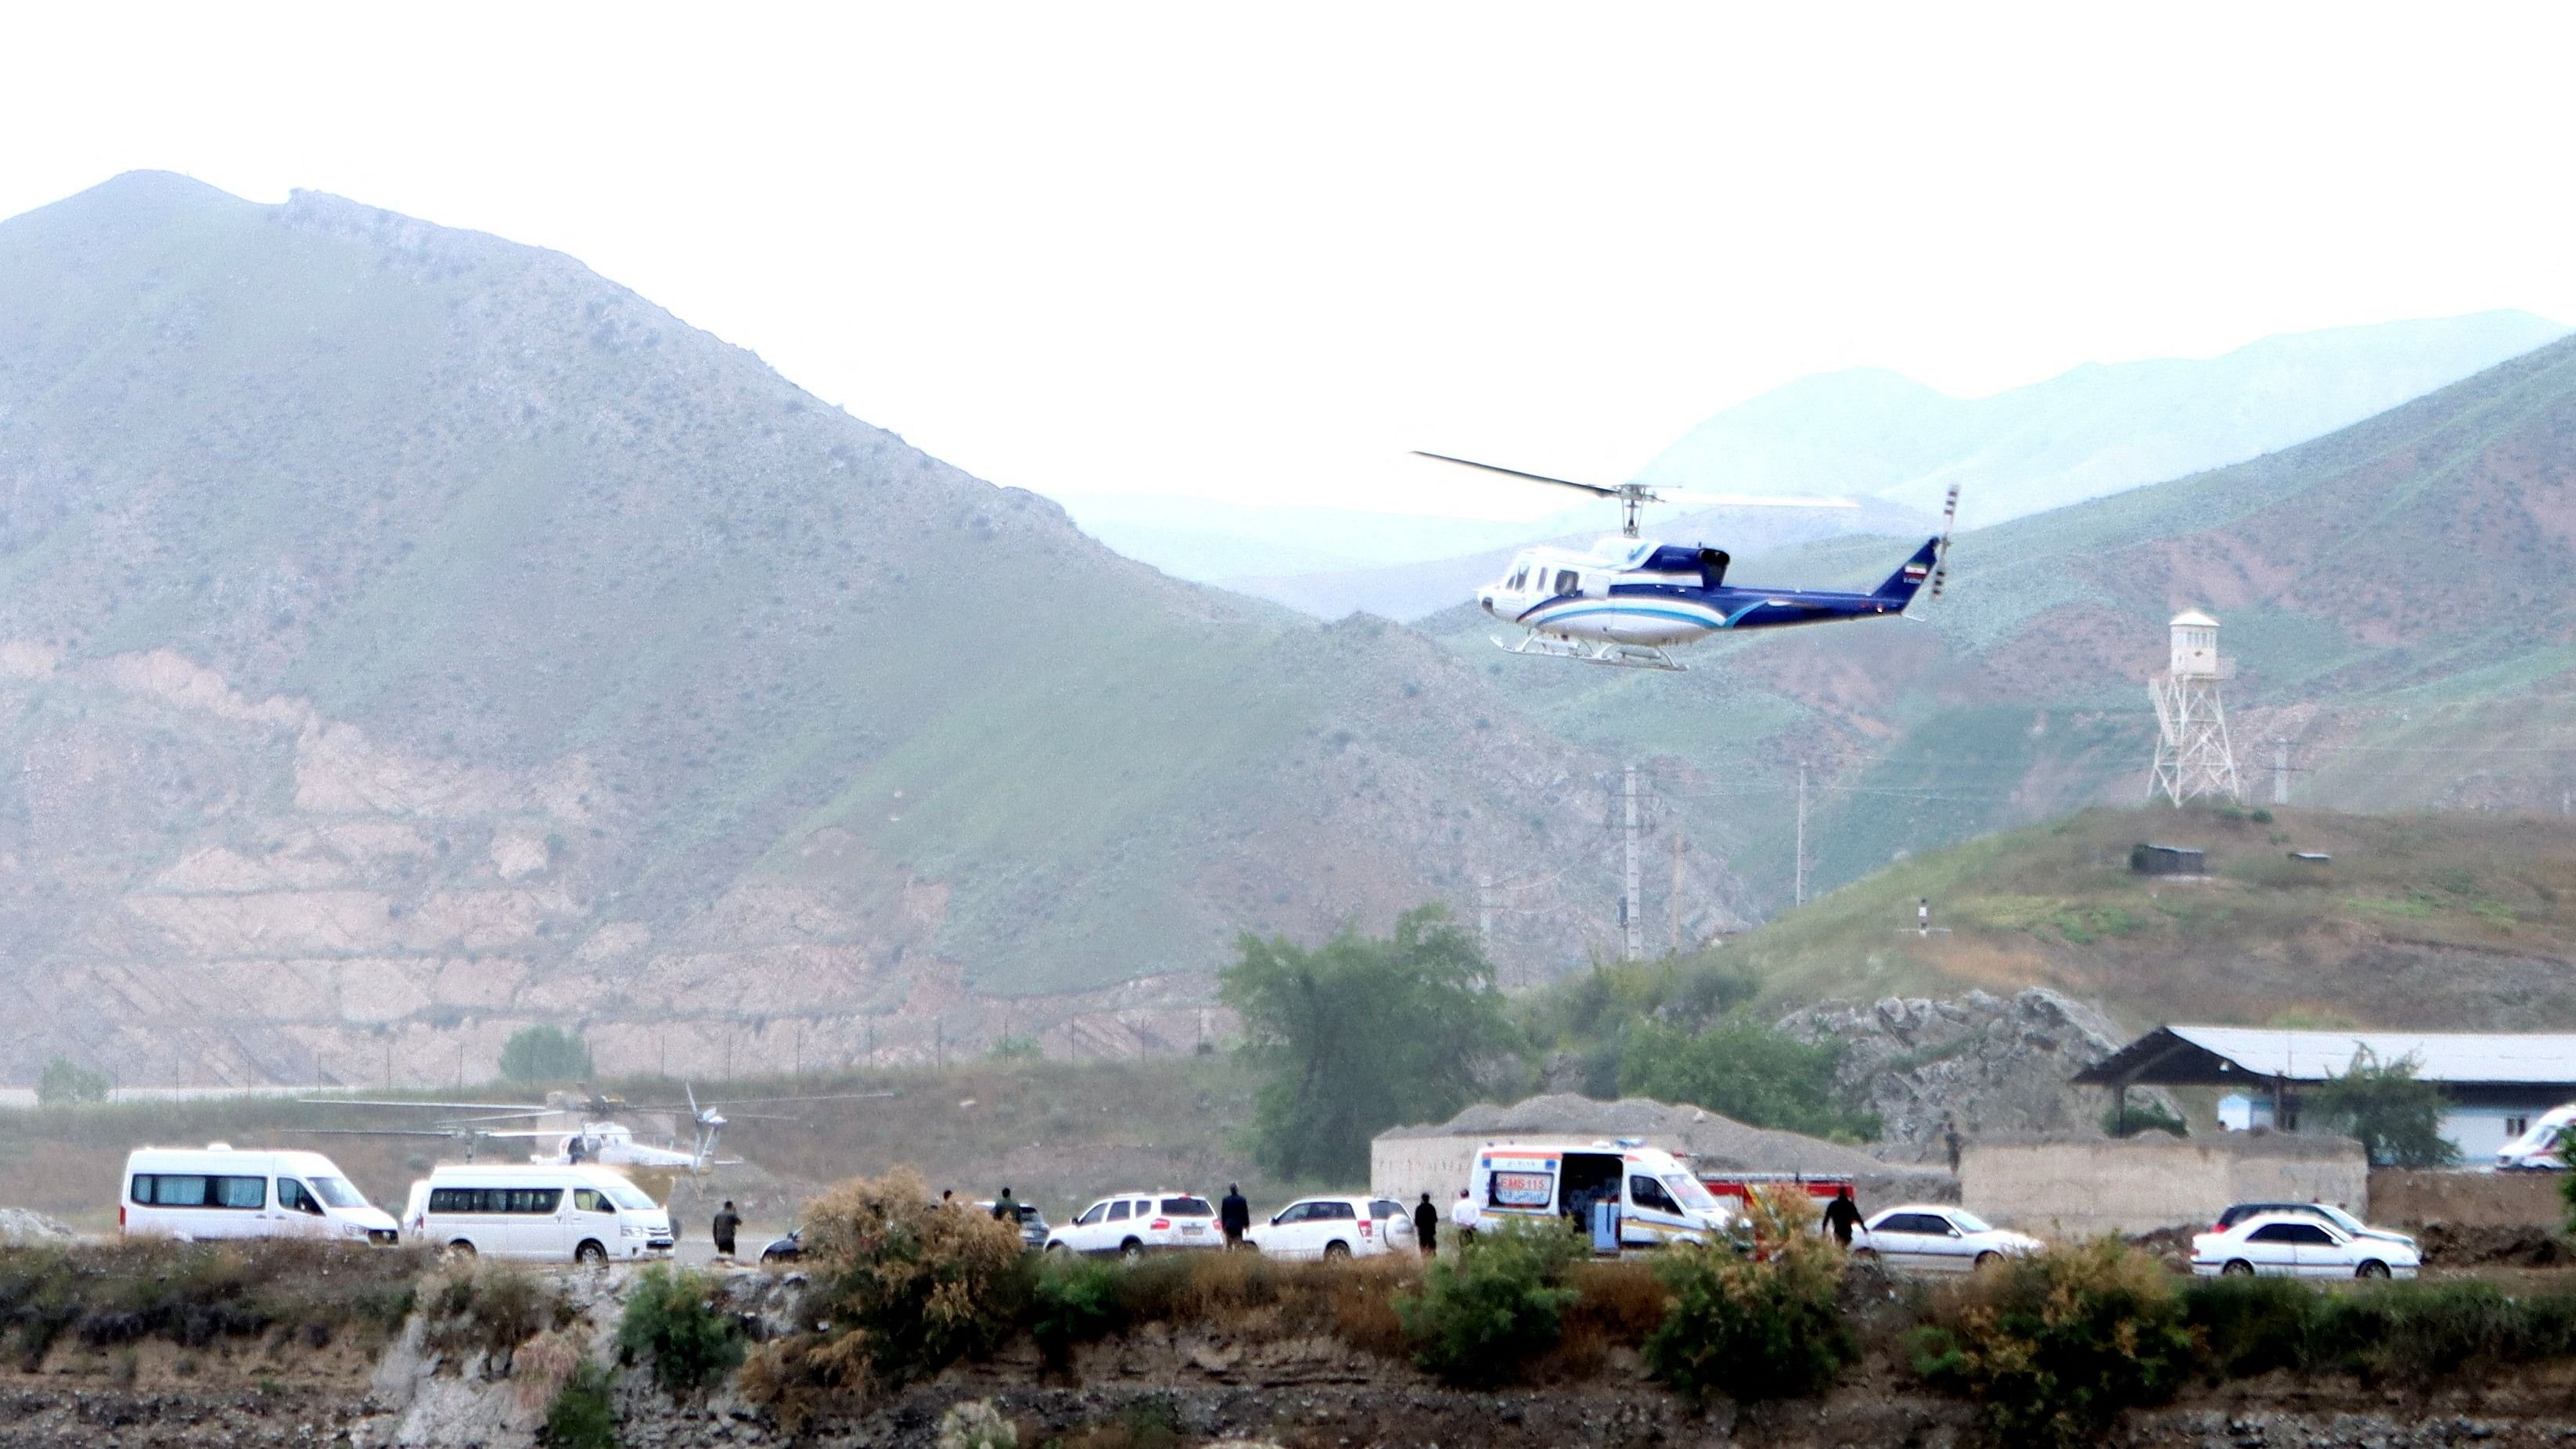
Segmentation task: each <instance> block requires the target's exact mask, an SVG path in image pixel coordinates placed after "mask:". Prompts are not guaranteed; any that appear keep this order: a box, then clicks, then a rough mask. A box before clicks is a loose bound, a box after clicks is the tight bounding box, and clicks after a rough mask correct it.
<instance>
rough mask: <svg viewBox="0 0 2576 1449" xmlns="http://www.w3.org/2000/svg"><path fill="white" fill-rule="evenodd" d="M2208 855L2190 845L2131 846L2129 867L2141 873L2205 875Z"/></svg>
mask: <svg viewBox="0 0 2576 1449" xmlns="http://www.w3.org/2000/svg"><path fill="white" fill-rule="evenodd" d="M2208 863H2209V861H2208V857H2207V856H2206V855H2204V854H2203V853H2202V852H2201V851H2200V850H2198V849H2196V848H2194V847H2192V846H2188V845H2147V844H2139V845H2132V846H2130V847H2129V869H2131V870H2133V871H2135V872H2137V873H2138V874H2140V875H2205V874H2207V873H2208V872H2207V870H2206V869H2205V867H2206V866H2207V865H2208Z"/></svg>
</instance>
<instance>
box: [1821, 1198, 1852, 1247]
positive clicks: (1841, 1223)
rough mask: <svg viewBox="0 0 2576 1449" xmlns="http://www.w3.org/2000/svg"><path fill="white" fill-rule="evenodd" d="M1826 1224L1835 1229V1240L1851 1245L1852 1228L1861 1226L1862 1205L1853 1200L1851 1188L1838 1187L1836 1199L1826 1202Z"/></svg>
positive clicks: (1845, 1245) (1844, 1244) (1846, 1245)
mask: <svg viewBox="0 0 2576 1449" xmlns="http://www.w3.org/2000/svg"><path fill="white" fill-rule="evenodd" d="M1825 1226H1826V1227H1828V1228H1831V1229H1832V1230H1833V1234H1834V1241H1835V1242H1837V1243H1840V1244H1842V1245H1843V1246H1844V1247H1846V1248H1848V1247H1850V1246H1851V1239H1852V1229H1854V1228H1857V1227H1859V1226H1860V1207H1859V1206H1858V1205H1857V1204H1855V1203H1854V1202H1853V1201H1852V1195H1851V1189H1850V1188H1847V1187H1846V1188H1841V1189H1838V1190H1837V1191H1836V1192H1835V1193H1834V1200H1833V1201H1832V1202H1829V1203H1827V1204H1825Z"/></svg>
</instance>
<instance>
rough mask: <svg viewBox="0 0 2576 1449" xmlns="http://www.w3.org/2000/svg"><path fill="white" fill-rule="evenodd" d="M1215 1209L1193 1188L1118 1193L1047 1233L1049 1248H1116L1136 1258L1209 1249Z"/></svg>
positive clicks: (1216, 1238) (1214, 1242) (1216, 1240)
mask: <svg viewBox="0 0 2576 1449" xmlns="http://www.w3.org/2000/svg"><path fill="white" fill-rule="evenodd" d="M1224 1241H1225V1238H1224V1237H1223V1235H1221V1234H1219V1233H1218V1232H1217V1230H1216V1209H1215V1208H1214V1207H1212V1206H1210V1205H1209V1203H1208V1200H1207V1199H1206V1198H1203V1197H1201V1196H1199V1195H1198V1194H1197V1193H1194V1192H1122V1193H1118V1194H1115V1195H1114V1196H1110V1197H1104V1198H1102V1199H1101V1200H1100V1201H1098V1202H1096V1203H1093V1204H1092V1205H1091V1206H1089V1207H1087V1208H1084V1209H1083V1210H1082V1213H1081V1215H1080V1216H1078V1217H1076V1218H1075V1219H1074V1220H1073V1221H1072V1222H1069V1223H1067V1224H1065V1225H1064V1226H1063V1227H1060V1228H1058V1229H1056V1230H1055V1231H1054V1232H1052V1233H1049V1234H1048V1235H1047V1238H1046V1251H1048V1252H1050V1253H1117V1254H1120V1255H1122V1256H1124V1257H1129V1258H1137V1257H1142V1256H1143V1255H1145V1254H1146V1253H1150V1252H1156V1251H1160V1250H1162V1249H1167V1248H1213V1247H1217V1246H1219V1245H1221V1244H1223V1243H1224Z"/></svg>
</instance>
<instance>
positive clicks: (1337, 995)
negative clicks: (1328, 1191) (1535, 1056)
mask: <svg viewBox="0 0 2576 1449" xmlns="http://www.w3.org/2000/svg"><path fill="white" fill-rule="evenodd" d="M1236 947H1237V949H1238V950H1240V951H1241V952H1242V959H1241V960H1239V961H1237V962H1236V963H1235V964H1234V965H1232V966H1229V967H1227V968H1226V969H1225V971H1224V972H1223V974H1222V976H1221V978H1220V980H1221V982H1222V991H1223V996H1224V1000H1225V1002H1226V1004H1227V1005H1229V1006H1231V1007H1233V1008H1234V1009H1235V1010H1236V1011H1237V1012H1239V1013H1241V1015H1242V1017H1243V1030H1244V1040H1243V1046H1242V1049H1241V1051H1242V1055H1243V1058H1244V1059H1245V1060H1246V1061H1247V1062H1249V1063H1251V1064H1252V1065H1253V1066H1254V1067H1256V1068H1257V1069H1259V1070H1260V1071H1261V1072H1262V1074H1263V1077H1264V1080H1263V1083H1262V1086H1261V1089H1260V1092H1259V1094H1258V1095H1257V1097H1256V1099H1255V1104H1254V1109H1253V1120H1252V1148H1253V1155H1254V1156H1255V1157H1256V1158H1257V1159H1259V1160H1260V1162H1261V1163H1262V1165H1263V1166H1265V1167H1268V1168H1269V1169H1271V1170H1272V1171H1274V1172H1277V1173H1279V1174H1280V1175H1281V1176H1283V1177H1291V1178H1297V1177H1329V1178H1335V1179H1338V1180H1341V1181H1345V1182H1349V1181H1357V1180H1360V1179H1363V1178H1365V1177H1366V1176H1367V1175H1368V1166H1369V1139H1370V1138H1371V1137H1373V1136H1375V1135H1376V1134H1377V1133H1379V1132H1380V1131H1383V1130H1384V1129H1386V1128H1388V1127H1392V1126H1394V1125H1396V1124H1397V1123H1399V1122H1436V1121H1439V1120H1441V1119H1443V1118H1446V1117H1448V1116H1450V1115H1451V1114H1453V1113H1455V1112H1456V1111H1457V1110H1458V1109H1459V1108H1460V1107H1463V1106H1465V1105H1466V1104H1467V1103H1468V1102H1470V1101H1473V1100H1474V1099H1475V1098H1476V1096H1477V1081H1478V1079H1479V1077H1480V1076H1481V1075H1482V1074H1483V1073H1484V1072H1486V1071H1488V1070H1489V1069H1490V1068H1491V1067H1492V1066H1493V1065H1494V1063H1495V1062H1496V1061H1497V1060H1499V1059H1502V1058H1505V1057H1508V1056H1509V1055H1511V1054H1512V1052H1513V1050H1514V1048H1515V1046H1516V1045H1517V1034H1516V1033H1515V1032H1514V1031H1513V1030H1512V1028H1511V1025H1510V1023H1509V1022H1507V1021H1506V1020H1505V1019H1504V1015H1503V998H1502V993H1500V992H1499V991H1497V990H1495V988H1494V969H1493V967H1492V966H1490V965H1488V964H1487V963H1486V961H1485V957H1484V953H1483V952H1482V951H1480V950H1478V949H1477V947H1476V942H1475V938H1474V937H1472V936H1470V935H1469V934H1467V933H1466V932H1465V931H1463V930H1461V929H1459V927H1458V926H1457V925H1456V924H1455V923H1454V922H1452V921H1451V920H1450V919H1449V913H1448V911H1447V910H1446V909H1445V908H1443V907H1440V906H1437V905H1430V906H1421V907H1417V908H1416V909H1414V910H1411V911H1407V912H1406V913H1405V914H1404V915H1403V916H1402V917H1400V918H1399V919H1398V920H1397V921H1396V923H1395V934H1394V935H1393V936H1391V937H1387V938H1383V939H1381V938H1377V937H1370V936H1363V935H1361V934H1359V932H1358V931H1357V930H1355V929H1353V928H1350V927H1344V928H1343V929H1342V930H1341V931H1340V932H1339V933H1338V934H1336V935H1335V936H1334V937H1333V938H1332V939H1331V940H1329V941H1326V942H1325V943H1324V944H1323V945H1322V946H1320V947H1318V948H1316V949H1314V950H1312V951H1308V950H1305V949H1302V948H1300V947H1298V946H1296V945H1294V944H1292V943H1291V942H1289V941H1288V940H1287V939H1286V938H1285V937H1272V938H1271V939H1269V940H1267V941H1265V940H1262V939H1261V938H1260V937H1258V936H1255V935H1253V934H1252V933H1250V932H1248V931H1247V932H1245V933H1244V934H1243V936H1242V937H1241V938H1240V939H1239V940H1238V941H1237V942H1236Z"/></svg>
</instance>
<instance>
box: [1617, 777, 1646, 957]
mask: <svg viewBox="0 0 2576 1449" xmlns="http://www.w3.org/2000/svg"><path fill="white" fill-rule="evenodd" d="M1624 798H1625V806H1626V828H1625V829H1624V830H1623V831H1622V834H1623V835H1624V836H1625V837H1626V839H1625V842H1624V844H1625V845H1626V854H1627V862H1626V863H1627V870H1626V873H1625V874H1624V875H1623V876H1622V877H1621V880H1622V882H1623V891H1622V894H1621V895H1620V897H1619V935H1620V941H1621V944H1622V947H1623V949H1622V950H1621V952H1620V955H1619V959H1620V960H1622V961H1634V960H1636V959H1637V954H1638V948H1637V934H1638V928H1639V927H1641V926H1643V925H1644V924H1645V922H1644V920H1643V919H1642V916H1643V912H1642V911H1640V910H1639V909H1638V891H1637V767H1636V766H1635V765H1630V766H1629V767H1628V778H1627V789H1626V793H1625V797H1624Z"/></svg>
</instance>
